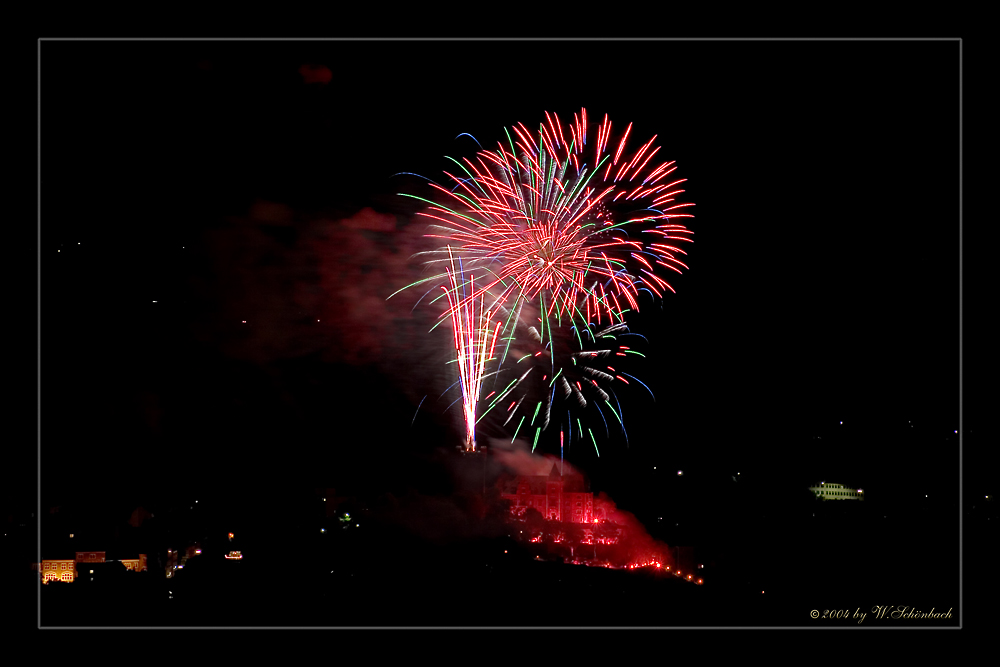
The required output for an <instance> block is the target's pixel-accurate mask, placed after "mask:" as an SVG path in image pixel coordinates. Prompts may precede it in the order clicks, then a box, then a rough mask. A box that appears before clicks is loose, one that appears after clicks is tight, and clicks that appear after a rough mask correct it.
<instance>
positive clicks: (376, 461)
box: [40, 41, 959, 502]
mask: <svg viewBox="0 0 1000 667" xmlns="http://www.w3.org/2000/svg"><path fill="white" fill-rule="evenodd" d="M303 67H305V69H303ZM323 68H327V69H328V70H329V72H330V74H331V78H330V81H329V82H328V83H322V82H316V83H307V81H306V77H305V76H304V74H303V72H305V73H307V74H309V73H312V72H320V73H321V72H322V71H323ZM41 72H42V76H41V82H42V83H41V109H42V113H41V164H42V172H41V174H42V179H41V180H42V215H41V248H40V256H41V275H42V284H41V313H42V315H41V321H42V339H41V341H42V346H41V349H42V376H41V379H42V436H41V443H42V459H43V471H42V480H43V494H44V493H53V494H56V495H57V496H58V495H60V494H62V495H65V494H77V493H79V492H80V491H81V490H82V489H85V488H89V487H93V488H99V489H100V491H99V492H98V493H100V494H106V495H107V496H108V497H112V496H115V495H116V494H118V493H123V494H135V495H138V496H141V497H147V496H152V497H153V498H160V497H165V496H168V495H170V494H172V493H180V491H178V489H182V490H184V491H183V492H185V493H186V492H187V491H188V490H197V489H200V488H207V487H213V488H226V489H229V488H247V487H250V488H254V489H262V488H265V487H267V486H268V485H278V486H280V485H282V484H286V483H291V484H294V483H299V482H301V481H307V482H308V483H314V482H315V483H316V484H321V483H322V484H325V483H330V484H337V485H341V486H343V485H345V484H346V485H350V484H352V483H358V484H360V483H361V482H358V480H364V481H365V482H371V483H374V480H377V479H378V478H379V476H380V475H381V473H382V471H384V470H386V469H387V468H389V469H391V470H395V471H396V472H395V473H393V474H395V475H396V476H398V477H405V476H406V474H427V475H432V474H433V473H432V472H429V471H428V470H424V469H419V472H418V473H413V468H412V467H409V465H410V464H409V463H407V464H406V465H404V464H400V463H393V462H392V459H393V457H394V456H395V455H399V454H401V453H406V454H409V453H413V452H426V451H429V450H431V449H433V448H434V447H438V446H442V445H448V444H451V443H449V441H448V438H456V442H457V436H456V435H455V434H454V433H449V431H448V430H447V427H448V426H449V425H450V423H451V422H449V421H448V419H447V418H440V417H431V416H428V417H427V418H425V419H418V420H417V423H416V425H415V426H414V427H410V423H411V420H412V419H413V416H414V411H415V410H416V406H417V403H418V402H419V401H420V399H421V397H422V396H424V395H425V394H430V396H429V398H428V403H425V407H426V406H427V405H428V404H429V403H430V402H432V401H433V399H434V398H436V396H437V394H438V393H440V391H441V387H440V375H441V372H440V369H439V366H438V365H437V364H438V361H439V360H438V358H437V357H436V356H435V355H436V354H439V353H440V354H444V355H445V356H444V357H442V359H444V358H446V352H447V350H443V351H441V350H437V351H435V349H434V341H435V340H438V339H435V338H433V336H425V335H424V334H422V333H420V332H421V331H422V329H420V327H418V326H416V325H415V323H413V322H407V321H406V315H405V314H407V313H408V312H409V306H410V305H412V300H411V301H410V302H408V303H406V304H402V305H400V306H384V305H382V304H384V301H382V300H383V299H385V297H386V296H388V293H389V292H391V291H392V290H393V289H395V288H396V287H399V286H402V284H399V285H396V287H393V280H395V279H397V278H398V279H400V280H402V279H403V278H405V277H406V274H405V271H404V269H405V267H406V262H405V256H406V255H408V253H409V252H410V251H412V250H413V249H414V248H415V247H416V245H415V244H419V234H420V232H421V230H422V228H423V223H421V222H419V221H413V222H411V216H412V214H413V213H414V212H415V210H416V209H415V208H414V206H413V204H412V203H411V202H410V201H407V200H405V199H404V198H402V197H397V196H396V193H397V192H399V191H400V189H401V188H405V187H408V186H410V185H412V184H414V183H415V182H416V181H415V180H414V179H408V178H407V177H398V176H397V177H393V175H394V174H397V173H399V172H415V173H419V174H422V175H425V176H428V177H431V178H439V177H440V174H441V170H442V169H444V168H446V166H447V162H446V161H445V160H444V158H443V156H444V155H452V156H459V155H468V154H470V153H471V148H470V144H471V142H470V141H469V140H468V138H460V139H458V140H456V137H457V136H458V135H459V134H460V133H463V132H468V133H470V134H472V135H473V136H475V137H476V138H477V139H478V140H479V141H480V142H481V143H482V144H483V145H484V146H485V147H490V146H491V145H495V143H496V141H498V140H499V139H501V138H503V136H504V135H503V128H504V127H510V126H511V125H513V124H515V123H517V122H523V123H525V124H526V125H528V126H531V125H532V124H534V123H536V122H539V121H541V120H542V119H543V118H544V111H546V110H548V111H555V112H557V113H558V114H559V115H560V117H561V118H563V119H567V118H570V117H571V116H572V113H573V112H575V111H578V110H579V109H580V107H581V106H582V107H586V108H587V110H588V114H589V115H590V117H591V118H592V119H597V118H599V117H603V115H604V114H605V113H607V114H609V116H610V118H611V120H612V122H613V123H615V127H617V128H619V129H620V128H623V127H624V126H625V125H627V124H628V123H629V122H631V123H634V128H633V131H634V132H635V133H636V135H635V136H636V137H637V139H642V140H645V139H647V138H648V137H650V136H652V135H653V134H656V135H658V141H657V143H658V144H659V145H661V146H662V149H661V154H662V155H663V156H664V158H665V159H668V160H676V161H677V164H678V171H677V173H678V174H679V176H680V177H684V178H687V179H688V182H687V183H686V184H685V185H686V187H687V192H686V193H685V195H684V197H685V200H686V201H693V202H695V204H696V206H695V207H694V214H695V218H694V219H693V220H691V221H690V223H689V227H690V228H691V229H693V230H694V232H695V235H694V238H695V243H694V244H693V245H692V247H691V249H690V254H689V257H688V260H689V261H688V262H687V263H688V264H689V266H690V267H691V270H690V271H688V272H686V274H685V275H684V276H682V277H676V279H675V280H674V281H673V282H672V284H673V286H674V288H675V289H676V290H677V294H676V295H674V294H670V295H668V296H667V297H666V298H665V299H664V300H663V303H662V309H660V308H658V307H652V308H649V309H648V310H643V312H642V313H641V316H640V317H639V318H637V319H636V320H635V321H634V327H633V328H634V330H635V331H637V332H640V333H642V334H643V335H645V336H646V337H647V339H648V340H649V345H648V347H647V348H646V349H647V360H646V365H645V366H643V367H642V368H641V371H640V376H641V377H642V378H643V380H644V381H646V383H647V384H649V385H650V387H651V388H652V390H653V392H654V394H655V396H656V402H655V404H654V403H653V401H652V400H651V399H650V398H649V397H648V396H644V395H643V394H642V393H641V392H635V393H634V394H630V395H629V396H627V397H625V396H623V403H622V407H623V410H624V412H625V419H626V427H627V428H628V434H629V437H628V443H627V445H626V443H625V442H624V441H623V440H622V439H621V438H612V439H610V441H609V442H608V444H607V445H606V447H605V448H604V449H603V450H602V455H604V461H605V463H601V462H598V461H596V460H594V457H593V456H592V455H590V453H589V452H587V453H580V454H579V456H580V457H581V460H582V461H583V462H584V465H585V467H589V471H590V472H591V474H593V475H595V476H596V477H601V474H602V473H601V470H602V468H601V466H602V465H603V466H605V467H606V468H605V469H606V470H612V469H616V468H614V466H615V465H616V463H615V462H616V461H617V462H618V463H621V462H623V461H626V462H627V461H630V460H641V461H659V462H661V463H662V464H663V465H668V466H669V465H673V464H675V463H676V464H678V465H685V466H687V465H693V466H703V467H717V468H720V469H722V468H726V469H728V468H729V467H733V466H739V465H754V464H756V465H758V466H759V467H761V466H763V467H766V466H769V465H772V464H773V466H775V468H774V469H775V470H778V471H780V474H787V475H793V476H794V475H798V476H804V477H807V478H806V479H805V480H804V481H807V482H812V481H815V480H813V479H811V478H808V476H809V475H811V474H813V472H815V471H819V470H823V469H832V470H835V471H837V472H838V473H843V474H845V475H850V474H854V475H855V476H857V477H860V478H862V479H861V480H859V481H864V480H865V479H873V478H875V477H880V478H886V477H888V476H891V474H892V473H893V471H899V470H901V469H905V470H913V471H916V472H920V473H921V474H928V475H929V474H931V473H933V472H935V471H937V472H939V471H940V470H942V469H947V470H953V469H957V468H956V465H957V448H956V444H957V443H956V442H955V441H954V440H947V441H946V437H947V436H948V434H949V433H951V432H952V431H953V430H955V429H958V417H959V393H958V376H959V352H958V340H959V310H958V309H959V299H958V296H959V227H958V210H959V208H958V194H959V192H958V188H959V171H958V155H959V131H958V118H959V105H958V99H959V88H958V77H957V73H958V45H957V43H955V42H863V41H834V42H829V41H818V42H763V41H760V42H757V41H749V42H746V41H745V42H713V41H705V42H686V41H685V42H673V41H655V42H648V41H619V42H475V41H472V42H461V43H458V42H451V43H431V42H380V41H372V42H336V41H330V42H131V41H130V42H97V41H91V42H45V43H43V45H42V49H41ZM365 207H369V208H371V209H373V210H374V211H375V212H376V213H378V214H391V215H395V216H396V220H397V221H398V222H397V232H395V233H386V232H377V231H370V230H369V231H361V230H356V229H355V230H353V231H351V230H350V229H349V225H344V224H343V223H338V222H337V221H342V220H345V219H352V218H355V216H356V214H357V213H358V212H359V211H360V210H361V209H363V208H365ZM376 218H377V216H376ZM378 219H383V218H378ZM324 220H325V221H327V223H324V224H325V225H326V226H324V224H320V223H318V222H317V221H324ZM331 229H332V230H335V231H330V230H331ZM317 230H320V231H317ZM322 230H327V231H326V232H322V233H321V231H322ZM324 234H326V236H324ZM379 258H382V259H384V260H385V261H383V262H380V261H379ZM336 267H341V269H342V270H339V269H337V268H336ZM386 290H388V291H386ZM153 301H156V302H157V303H155V304H154V303H153ZM331 303H336V304H337V305H336V307H333V306H331ZM393 308H401V309H402V310H401V311H400V310H393ZM366 309H369V310H366ZM376 310H377V311H378V312H377V313H375V311H376ZM241 313H249V314H250V315H249V316H248V317H245V316H243V315H241ZM366 313H370V314H371V317H370V318H369V317H367V316H366ZM418 315H419V313H418ZM324 316H326V320H327V323H326V324H323V323H322V322H320V323H318V324H319V325H321V326H312V324H313V322H312V320H313V319H320V320H323V319H324ZM400 318H402V319H400ZM243 319H249V320H250V322H249V323H248V326H249V327H251V328H252V330H253V332H254V333H247V328H243V329H241V328H240V327H241V325H242V320H243ZM415 357H417V359H416V360H415V359H414V358H415ZM442 407H443V405H442V404H440V403H439V404H437V410H436V412H437V413H440V412H441V409H442ZM429 414H430V412H428V415H429ZM911 420H912V421H916V422H917V423H919V424H920V426H921V427H923V428H925V429H926V431H924V432H925V433H927V434H928V435H927V437H926V439H925V440H921V441H920V443H919V445H913V446H918V447H919V449H918V450H917V451H913V450H911V451H910V452H909V454H908V456H907V457H905V462H904V460H903V459H901V458H900V451H899V448H900V444H899V441H898V439H894V438H895V436H893V435H887V434H890V433H894V431H893V429H894V428H897V427H899V426H900V425H902V424H906V423H908V422H909V421H911ZM840 421H844V422H845V426H844V428H845V429H847V428H849V429H852V430H851V431H850V435H849V436H846V435H844V433H845V431H843V430H842V431H841V432H840V433H839V434H838V433H836V431H835V429H836V428H838V427H840V426H841V425H840V424H839V422H840ZM817 436H822V437H824V438H826V440H825V442H826V443H830V442H833V441H834V440H835V439H837V438H839V440H836V441H837V442H838V443H840V444H839V445H838V446H837V450H836V451H835V452H831V450H830V447H829V446H826V447H824V446H822V445H820V444H819V441H818V440H816V438H817ZM934 443H941V444H939V445H935V444H934ZM912 444H913V443H911V445H912ZM934 447H939V448H940V449H938V450H937V451H938V452H939V453H940V452H943V453H944V454H945V455H946V457H947V458H946V463H945V464H942V463H940V462H939V463H935V462H934V461H933V460H932V457H931V453H932V452H933V451H935V450H934V449H933V448H934ZM605 452H607V454H605ZM124 453H127V456H125V457H124V458H123V454H124ZM404 460H406V461H409V460H410V458H409V457H408V456H407V457H405V459H404ZM56 461H59V463H56ZM123 461H126V462H125V463H123ZM50 462H51V463H50ZM942 465H943V466H944V467H943V468H942V467H941V466H942ZM124 473H127V476H128V477H129V479H128V480H127V481H126V480H124V479H123V474H124ZM605 476H607V475H605ZM865 483H868V482H865ZM149 502H153V500H152V499H151V500H149Z"/></svg>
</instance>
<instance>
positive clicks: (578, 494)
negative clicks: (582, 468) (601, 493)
mask: <svg viewBox="0 0 1000 667" xmlns="http://www.w3.org/2000/svg"><path fill="white" fill-rule="evenodd" d="M500 487H501V489H500V497H501V498H503V499H504V500H507V501H509V502H510V510H511V513H512V514H513V515H514V516H522V515H523V514H524V513H525V512H526V511H527V509H528V508H529V507H534V508H535V509H536V510H538V511H539V512H540V513H541V515H542V516H543V517H544V518H545V519H547V520H548V521H562V522H567V523H593V522H594V521H599V520H601V519H607V518H608V516H607V515H608V507H607V505H606V504H605V503H604V502H602V501H601V500H600V499H598V498H594V494H593V493H591V492H590V491H589V490H588V489H587V483H586V481H585V480H584V478H583V477H582V476H580V475H567V476H565V477H563V476H562V475H560V474H559V468H558V466H557V465H555V464H553V465H552V470H551V472H549V474H548V476H547V477H546V476H544V475H518V476H517V477H516V478H514V479H509V478H508V479H501V481H500Z"/></svg>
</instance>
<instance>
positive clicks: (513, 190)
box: [409, 110, 692, 325]
mask: <svg viewBox="0 0 1000 667" xmlns="http://www.w3.org/2000/svg"><path fill="white" fill-rule="evenodd" d="M546 120H547V123H542V124H541V125H540V127H539V131H538V133H537V137H538V138H537V141H536V140H535V138H534V137H533V135H532V134H531V133H530V132H529V131H528V130H527V128H525V127H524V125H523V124H519V125H517V126H515V127H514V128H512V129H513V131H514V136H513V137H512V136H511V134H510V133H509V132H508V133H507V140H508V146H504V145H503V144H502V143H501V144H499V146H498V149H497V150H496V151H486V150H483V151H480V152H479V153H478V154H477V156H476V159H475V160H469V159H464V160H463V161H461V162H460V161H458V160H454V162H455V164H456V165H458V166H459V167H460V168H461V170H462V172H463V173H464V175H461V174H460V175H456V174H451V173H448V172H446V173H447V175H448V176H449V177H450V178H451V179H452V181H453V183H454V185H453V187H451V188H450V189H448V188H445V187H443V186H440V185H437V184H434V183H432V184H431V187H433V188H435V189H436V190H437V191H438V193H439V195H440V197H439V199H440V200H441V201H436V202H435V201H430V200H424V201H426V202H427V203H428V204H429V208H428V209H427V210H426V211H423V212H422V213H421V215H423V216H426V217H429V218H432V219H433V220H434V221H435V222H434V223H433V224H432V226H431V230H430V233H429V234H428V236H431V237H435V238H440V239H442V240H444V241H446V243H447V246H446V247H445V248H442V249H441V250H438V251H431V252H430V253H429V254H431V255H432V257H431V258H430V259H429V261H428V263H429V264H435V263H446V262H448V261H449V260H448V258H447V257H446V256H445V255H446V254H447V252H446V248H447V247H448V246H450V247H451V248H453V249H454V251H455V252H457V253H458V254H459V255H460V256H461V257H462V259H463V261H464V262H465V265H466V267H467V268H468V269H469V270H475V271H478V272H479V273H480V275H481V276H482V278H483V279H482V280H481V281H480V287H479V289H480V290H481V291H482V292H485V293H488V294H490V295H491V296H493V298H494V299H496V300H498V301H500V302H508V303H514V302H516V301H517V300H519V299H523V300H526V301H535V300H544V301H545V306H544V307H545V309H546V316H547V317H551V316H553V314H554V315H556V316H557V317H559V318H562V317H569V318H571V319H574V320H580V321H582V323H583V324H584V325H586V324H587V323H589V322H591V321H592V320H593V321H596V322H597V324H601V323H602V320H603V321H606V322H607V323H612V322H622V321H623V319H624V318H623V315H624V313H625V312H626V311H627V310H629V309H635V310H638V308H639V301H638V299H639V292H640V291H642V290H645V291H647V292H649V293H650V294H652V295H655V296H656V297H662V295H663V293H664V292H665V291H666V290H670V291H673V288H672V287H671V286H670V284H669V283H668V282H667V281H666V280H664V279H663V278H662V277H661V276H660V275H658V274H659V273H662V272H663V271H664V269H665V270H668V271H674V272H677V273H680V272H681V270H682V269H684V268H687V265H686V264H684V263H683V262H682V261H681V260H680V259H679V256H681V255H685V254H686V253H685V252H684V250H682V249H681V248H680V247H679V246H680V245H681V244H682V243H684V242H689V241H691V238H690V234H691V232H690V231H689V230H688V229H687V228H686V227H685V226H684V225H682V224H679V223H677V222H674V221H675V220H676V219H680V218H689V217H692V216H691V215H690V214H688V213H686V212H685V209H686V208H687V207H688V206H691V204H684V203H677V202H676V196H677V195H679V194H681V193H683V192H684V190H683V189H680V187H679V186H680V185H681V184H682V183H683V182H684V180H685V179H674V178H673V172H674V170H675V169H676V167H675V166H674V163H673V162H666V163H658V162H655V161H654V158H655V156H656V154H657V153H658V151H659V147H654V146H653V142H654V141H655V140H656V137H655V136H654V137H653V138H652V139H650V140H649V141H648V142H646V143H645V144H643V145H642V146H640V147H639V148H637V149H636V150H634V151H626V150H625V148H626V145H627V141H628V138H629V135H630V134H631V129H632V126H631V125H629V126H628V128H627V129H626V130H625V133H624V134H623V136H622V137H621V138H620V139H619V140H617V141H616V142H611V141H610V137H611V129H612V127H611V122H610V121H609V120H608V117H607V116H605V118H604V121H603V122H602V123H600V124H599V125H598V126H597V128H596V139H595V140H593V141H591V142H590V148H588V142H587V134H588V126H587V115H586V110H581V112H580V113H579V114H574V119H573V122H572V123H570V124H568V125H567V126H566V127H565V129H564V126H563V125H562V124H561V123H560V122H559V118H558V117H557V116H556V115H555V114H549V113H547V112H546ZM567 135H568V136H569V137H570V141H567V140H566V136H567ZM515 137H516V138H515ZM588 157H589V158H590V160H591V162H590V163H588V162H586V160H587V159H588ZM409 196H412V195H409ZM630 230H633V231H636V232H638V233H639V234H644V235H645V237H643V238H640V237H639V236H638V234H637V236H636V238H633V237H632V236H630V235H629V231H630ZM647 239H648V240H647ZM443 276H444V274H439V275H437V276H434V277H431V278H428V279H426V280H434V279H440V278H442V277H443ZM479 296H480V294H479V293H473V294H472V295H470V297H471V298H478V297H479ZM546 297H547V298H546Z"/></svg>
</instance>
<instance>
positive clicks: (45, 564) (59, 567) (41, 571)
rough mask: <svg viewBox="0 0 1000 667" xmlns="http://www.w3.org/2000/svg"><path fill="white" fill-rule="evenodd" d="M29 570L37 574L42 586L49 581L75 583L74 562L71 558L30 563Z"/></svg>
mask: <svg viewBox="0 0 1000 667" xmlns="http://www.w3.org/2000/svg"><path fill="white" fill-rule="evenodd" d="M31 569H32V570H34V571H36V572H38V576H39V577H40V578H41V580H42V583H43V584H47V583H48V582H50V581H67V582H73V581H76V561H75V560H74V559H72V558H60V559H52V560H43V561H42V562H41V563H32V564H31Z"/></svg>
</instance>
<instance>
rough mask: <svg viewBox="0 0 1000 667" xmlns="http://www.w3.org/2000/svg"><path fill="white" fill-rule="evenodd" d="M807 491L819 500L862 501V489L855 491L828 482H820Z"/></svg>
mask: <svg viewBox="0 0 1000 667" xmlns="http://www.w3.org/2000/svg"><path fill="white" fill-rule="evenodd" d="M809 490H810V491H811V492H812V493H813V494H814V495H815V496H816V497H817V498H819V499H820V500H864V499H865V491H864V489H855V488H853V487H847V486H844V485H843V484H831V483H830V482H820V483H819V484H817V485H815V486H810V487H809Z"/></svg>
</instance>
